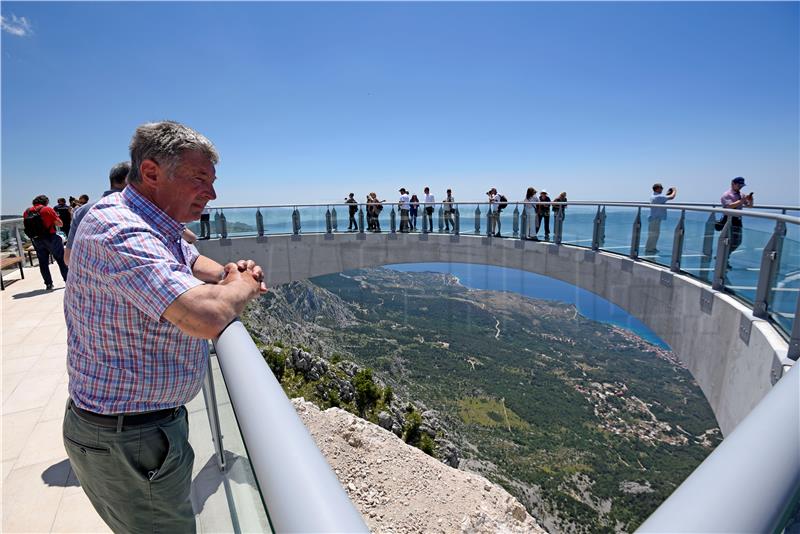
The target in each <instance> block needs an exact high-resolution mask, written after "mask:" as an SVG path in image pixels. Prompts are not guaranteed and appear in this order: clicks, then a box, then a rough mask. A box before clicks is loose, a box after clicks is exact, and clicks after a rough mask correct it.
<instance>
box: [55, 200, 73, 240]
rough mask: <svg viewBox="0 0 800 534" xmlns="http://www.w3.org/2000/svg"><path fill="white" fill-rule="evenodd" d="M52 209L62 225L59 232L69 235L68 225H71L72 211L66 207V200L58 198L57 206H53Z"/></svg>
mask: <svg viewBox="0 0 800 534" xmlns="http://www.w3.org/2000/svg"><path fill="white" fill-rule="evenodd" d="M53 209H54V210H55V211H56V213H57V214H58V218H59V219H61V222H62V223H64V224H63V226H62V227H61V231H62V232H64V235H69V225H70V224H71V223H72V209H71V208H70V207H69V206H67V199H66V198H59V199H58V204H56V205H55V206H53Z"/></svg>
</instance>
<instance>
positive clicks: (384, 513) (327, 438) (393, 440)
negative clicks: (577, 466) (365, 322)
mask: <svg viewBox="0 0 800 534" xmlns="http://www.w3.org/2000/svg"><path fill="white" fill-rule="evenodd" d="M292 402H293V403H294V406H295V409H296V410H297V413H298V414H299V415H300V417H301V419H302V420H303V423H305V425H306V427H307V428H308V429H309V431H310V432H311V435H312V436H313V437H314V440H315V441H316V443H317V446H318V447H319V448H320V450H321V451H322V453H323V454H324V455H325V457H326V458H327V459H328V463H329V464H330V465H331V467H332V468H333V470H334V471H335V472H336V474H337V476H338V477H339V480H340V482H341V483H342V486H343V487H344V488H345V490H346V491H347V493H348V495H349V497H350V499H351V500H352V501H353V504H355V506H356V508H358V510H359V511H360V512H361V514H362V516H363V517H364V520H365V521H366V523H367V526H368V527H369V529H370V530H371V531H372V532H381V533H387V534H389V533H395V534H399V533H406V532H408V533H412V532H413V533H417V532H431V533H432V532H441V533H453V532H463V533H475V534H477V533H487V534H489V533H492V534H494V533H497V532H508V533H516V532H519V533H523V532H524V533H544V532H545V530H543V529H542V528H541V527H539V525H538V524H537V523H536V522H535V521H534V519H533V518H532V517H531V516H530V515H529V514H528V512H527V511H526V510H525V507H524V506H522V504H520V503H519V501H517V500H516V499H515V498H514V497H512V496H511V495H510V494H509V493H508V492H507V491H506V490H504V489H503V488H502V487H500V486H498V485H496V484H493V483H492V482H490V481H489V480H487V479H486V478H484V477H482V476H481V475H478V474H474V473H469V472H465V471H459V470H458V469H453V468H452V467H448V466H446V465H444V464H443V463H441V462H439V461H437V460H435V459H433V458H431V457H430V456H428V455H426V454H425V453H423V452H422V451H420V450H419V449H417V448H414V447H411V446H409V445H407V444H405V443H404V442H403V441H402V440H401V439H399V438H398V437H397V436H395V435H394V434H393V433H391V432H389V431H388V430H385V429H383V428H381V427H379V426H377V425H374V424H372V423H370V422H368V421H365V420H363V419H360V418H358V417H356V416H354V415H352V414H350V413H348V412H346V411H344V410H341V409H339V408H329V409H327V410H325V411H321V410H320V409H319V408H317V407H316V406H315V405H314V404H312V403H310V402H306V401H305V400H303V399H294V400H293V401H292Z"/></svg>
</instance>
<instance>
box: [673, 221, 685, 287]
mask: <svg viewBox="0 0 800 534" xmlns="http://www.w3.org/2000/svg"><path fill="white" fill-rule="evenodd" d="M685 234H686V210H681V217H680V219H678V224H677V225H675V234H674V237H673V238H672V262H671V263H670V270H671V271H672V272H675V273H677V272H680V270H681V259H682V258H683V238H684V235H685Z"/></svg>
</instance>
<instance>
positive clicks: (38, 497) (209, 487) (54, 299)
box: [0, 265, 268, 532]
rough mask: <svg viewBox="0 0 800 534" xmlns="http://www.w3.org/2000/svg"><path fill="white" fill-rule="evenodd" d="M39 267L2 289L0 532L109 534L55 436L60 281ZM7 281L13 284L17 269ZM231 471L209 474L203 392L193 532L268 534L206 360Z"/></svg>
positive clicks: (197, 417)
mask: <svg viewBox="0 0 800 534" xmlns="http://www.w3.org/2000/svg"><path fill="white" fill-rule="evenodd" d="M51 273H52V274H53V278H54V280H57V282H56V283H55V290H54V291H51V292H48V291H45V290H44V283H43V282H42V279H41V275H40V274H39V269H38V267H35V268H30V267H29V268H26V269H25V279H24V280H20V281H15V282H13V283H10V284H9V285H7V286H6V290H5V291H3V292H2V300H0V302H2V314H1V315H2V335H1V336H0V339H1V340H2V384H3V385H2V395H3V405H2V449H3V456H2V463H3V494H2V495H3V498H2V504H1V506H2V516H3V519H2V531H3V532H110V530H109V529H108V527H107V526H106V525H105V523H103V521H102V520H101V519H100V517H99V516H98V515H97V513H96V512H95V511H94V508H93V507H92V505H91V504H90V503H89V500H88V499H87V498H86V495H85V494H84V493H83V490H82V489H81V488H80V486H79V485H78V481H77V480H76V478H75V476H74V475H73V473H72V470H71V468H70V466H69V461H68V460H67V454H66V452H65V450H64V445H63V442H62V437H61V424H62V420H63V416H64V406H65V404H66V401H67V397H68V393H67V371H66V354H67V344H66V342H67V340H66V325H65V322H64V311H63V303H64V283H63V282H61V280H60V276H59V275H58V269H57V268H56V266H54V265H51ZM8 278H10V279H15V278H19V271H18V270H17V271H16V272H14V273H9V276H8ZM212 366H213V367H214V380H215V386H216V387H215V389H216V391H217V397H218V404H219V410H220V419H221V424H222V428H223V435H224V436H225V440H224V442H223V443H224V445H225V449H226V451H227V452H226V457H227V458H228V462H229V467H228V469H227V470H226V472H224V473H221V472H220V470H219V469H218V468H217V467H216V462H215V457H214V449H213V444H212V441H211V432H210V428H209V423H208V417H207V412H206V409H205V404H204V402H203V395H202V393H200V394H198V396H197V397H195V399H194V400H192V402H190V403H189V404H188V405H187V408H188V409H189V423H190V435H191V436H192V439H191V443H192V447H193V448H194V451H195V465H194V476H193V485H192V497H193V502H194V507H195V512H196V517H197V526H198V531H199V532H231V531H233V530H234V526H233V525H234V524H237V526H238V527H239V528H241V529H242V530H243V531H262V532H263V531H266V530H267V529H268V526H267V523H266V516H265V515H264V512H263V509H261V503H260V496H259V495H258V492H257V491H256V490H255V483H254V481H253V478H252V472H251V470H250V468H249V463H248V462H247V458H246V452H245V449H244V445H243V444H242V442H241V437H240V434H239V432H238V427H237V426H236V422H235V418H234V417H233V411H232V409H231V406H230V401H229V400H228V396H227V392H226V391H225V386H224V382H223V380H222V377H221V376H220V374H219V369H218V367H217V366H216V358H214V359H212Z"/></svg>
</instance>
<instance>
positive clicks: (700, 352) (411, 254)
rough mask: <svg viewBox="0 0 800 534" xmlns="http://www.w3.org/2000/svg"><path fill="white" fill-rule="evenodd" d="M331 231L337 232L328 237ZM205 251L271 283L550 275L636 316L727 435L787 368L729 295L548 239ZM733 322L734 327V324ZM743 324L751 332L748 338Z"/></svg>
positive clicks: (207, 244) (223, 246) (315, 240)
mask: <svg viewBox="0 0 800 534" xmlns="http://www.w3.org/2000/svg"><path fill="white" fill-rule="evenodd" d="M331 237H332V238H331ZM200 248H201V251H202V252H203V254H206V255H208V256H209V257H211V258H213V259H215V260H217V261H220V262H223V263H224V262H225V261H228V259H229V258H253V259H254V260H255V261H256V262H258V263H259V264H260V265H262V266H263V267H264V270H265V272H266V277H267V284H268V285H277V284H283V283H287V282H291V281H295V280H304V279H307V278H312V277H315V276H320V275H324V274H330V273H338V272H342V271H346V270H350V269H360V268H367V267H377V266H381V265H391V264H399V263H431V262H440V263H475V264H483V265H495V266H500V267H509V268H513V269H519V270H523V271H528V272H532V273H536V274H542V275H545V276H549V277H552V278H555V279H558V280H562V281H564V282H568V283H570V284H573V285H575V286H578V287H581V288H583V289H586V290H588V291H591V292H592V293H595V294H597V295H599V296H601V297H603V298H605V299H606V300H608V301H610V302H612V303H614V304H616V305H618V306H620V307H621V308H623V309H624V310H626V311H628V312H629V313H631V314H632V315H634V316H636V317H637V318H638V319H640V320H641V321H642V322H643V323H645V324H646V325H647V326H648V327H650V328H651V329H652V330H653V331H654V332H655V333H657V334H658V335H659V336H660V337H661V339H663V340H664V341H665V342H666V343H667V344H669V345H670V347H671V348H672V349H673V351H674V352H675V353H676V355H677V356H678V357H679V358H680V359H681V361H683V362H684V363H685V364H686V365H687V366H688V368H689V370H690V372H691V373H692V375H693V376H694V377H695V379H696V380H697V381H698V383H699V384H700V387H701V388H702V390H703V392H704V393H705V395H706V398H707V399H708V401H709V404H710V405H711V407H712V409H713V411H714V414H715V415H716V417H717V421H718V422H719V425H720V428H721V429H722V431H723V434H725V435H727V434H729V433H730V432H731V431H732V430H733V429H734V428H735V427H736V425H737V424H738V423H739V422H740V421H741V420H742V419H743V418H744V417H745V416H746V415H747V414H748V413H749V412H750V410H752V409H753V407H754V406H756V404H758V402H759V401H760V400H761V399H762V398H763V397H764V395H765V394H766V393H767V392H768V391H769V390H770V389H771V388H772V386H773V384H774V383H775V382H776V381H777V379H778V378H780V377H781V376H782V374H783V367H784V366H789V365H791V363H792V362H791V360H788V359H787V358H786V354H787V350H788V345H787V342H786V340H785V339H784V338H783V337H782V336H781V335H780V334H779V333H778V332H777V331H776V330H775V328H774V327H773V326H772V325H771V324H770V323H769V322H768V321H767V320H764V319H759V318H757V317H754V316H753V313H752V309H750V308H749V307H748V306H746V305H745V304H744V303H742V302H741V301H739V300H737V299H736V298H734V297H733V296H732V295H730V294H727V293H725V292H723V291H716V290H713V289H712V288H711V287H709V286H708V284H704V283H702V281H700V280H697V279H695V278H692V277H690V276H688V275H684V274H679V273H673V272H671V271H670V270H669V269H666V268H664V267H661V266H659V265H657V264H654V263H650V262H634V261H632V260H631V259H629V258H625V257H621V256H619V255H615V254H611V253H608V252H603V251H592V250H587V249H585V248H578V247H575V246H570V245H561V246H559V245H555V244H553V243H547V242H541V241H540V242H534V241H521V240H518V239H517V240H515V239H497V238H488V237H484V236H474V235H472V236H471V235H461V236H458V237H455V236H451V235H447V234H437V233H433V234H429V235H423V236H422V240H421V238H420V235H419V234H394V235H392V238H389V236H388V235H387V234H385V233H383V234H366V235H363V236H359V235H358V234H353V233H344V234H342V233H340V234H335V235H334V236H328V235H325V234H306V235H299V236H292V235H282V236H269V237H262V238H259V237H238V238H233V239H222V240H219V239H212V240H208V241H203V242H201V243H200ZM730 325H735V326H736V328H731V327H730ZM742 329H746V331H747V335H746V336H745V335H743V334H742Z"/></svg>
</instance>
